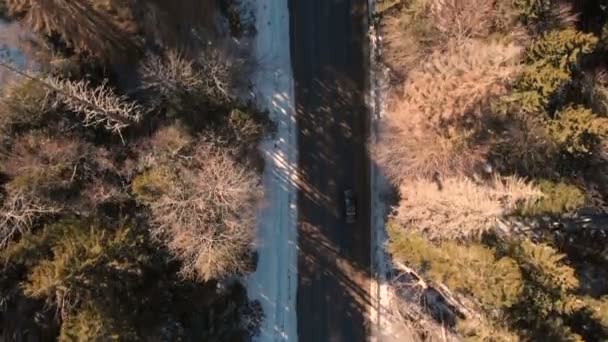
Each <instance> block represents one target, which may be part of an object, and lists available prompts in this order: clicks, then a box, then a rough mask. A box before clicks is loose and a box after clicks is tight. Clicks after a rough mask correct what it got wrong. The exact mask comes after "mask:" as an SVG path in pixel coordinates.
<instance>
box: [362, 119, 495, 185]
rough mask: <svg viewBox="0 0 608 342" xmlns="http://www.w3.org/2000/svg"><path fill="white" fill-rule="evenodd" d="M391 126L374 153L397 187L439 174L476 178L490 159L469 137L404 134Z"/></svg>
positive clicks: (411, 131) (427, 132)
mask: <svg viewBox="0 0 608 342" xmlns="http://www.w3.org/2000/svg"><path fill="white" fill-rule="evenodd" d="M389 124H390V123H389ZM389 124H387V125H385V126H384V127H383V131H382V140H381V141H380V143H379V144H377V145H375V146H374V151H373V152H374V157H375V160H376V161H377V162H378V163H379V164H380V165H382V167H383V171H384V172H385V173H386V175H387V176H388V177H389V178H390V179H391V180H392V181H393V182H394V183H396V184H399V183H401V182H402V181H403V180H405V179H412V178H417V177H423V178H426V179H431V178H432V177H433V176H434V175H436V174H439V175H441V176H444V177H448V176H453V175H462V174H472V173H474V171H475V170H476V168H477V166H479V165H481V164H482V163H483V162H484V161H485V159H486V153H487V151H486V149H485V148H483V147H476V146H473V144H472V141H471V139H470V138H469V137H467V136H466V135H447V134H441V133H440V132H438V131H437V130H435V129H433V128H430V127H423V129H425V130H424V131H421V129H420V128H419V129H414V128H413V127H412V128H410V129H409V130H402V129H397V128H394V127H391V126H390V125H389Z"/></svg>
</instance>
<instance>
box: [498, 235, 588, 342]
mask: <svg viewBox="0 0 608 342" xmlns="http://www.w3.org/2000/svg"><path fill="white" fill-rule="evenodd" d="M510 256H511V257H513V258H514V259H515V260H517V263H518V264H519V265H520V268H521V270H522V274H523V276H524V279H525V286H524V290H523V292H522V295H521V298H520V302H519V303H518V304H516V305H514V306H513V307H512V308H511V310H510V312H509V315H510V317H511V321H512V322H513V324H515V325H516V326H519V327H521V328H525V329H530V332H531V334H532V335H533V336H536V337H539V336H547V337H550V338H552V339H554V340H556V341H580V340H581V337H580V336H579V335H578V331H574V328H577V329H576V330H578V329H580V328H581V327H580V326H576V325H574V324H572V320H571V318H572V317H573V316H574V315H576V314H577V313H578V312H580V310H582V309H584V304H583V302H582V301H581V300H580V298H578V297H577V296H576V290H577V289H578V286H579V281H578V278H577V277H576V274H575V270H574V269H573V268H572V267H570V266H568V265H566V264H565V263H564V258H565V255H563V254H560V253H559V252H558V251H556V250H555V249H554V248H552V247H551V246H549V245H547V244H543V243H541V244H534V243H532V242H530V241H529V240H523V241H521V242H519V243H517V244H515V245H513V246H512V249H511V252H510Z"/></svg>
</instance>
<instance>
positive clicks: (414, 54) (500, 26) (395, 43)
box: [380, 0, 521, 74]
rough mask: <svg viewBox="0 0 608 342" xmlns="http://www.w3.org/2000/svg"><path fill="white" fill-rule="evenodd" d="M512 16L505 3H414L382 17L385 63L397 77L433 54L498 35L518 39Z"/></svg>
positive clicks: (433, 0)
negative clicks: (506, 35)
mask: <svg viewBox="0 0 608 342" xmlns="http://www.w3.org/2000/svg"><path fill="white" fill-rule="evenodd" d="M515 18H516V17H515V13H514V12H513V10H512V9H511V7H510V6H508V5H506V4H505V2H504V1H493V0H414V1H411V2H409V3H408V4H407V5H404V8H403V9H401V10H400V11H397V12H395V13H393V14H390V15H386V16H384V17H383V19H382V22H381V27H380V30H381V33H382V38H383V41H382V43H383V47H384V52H385V54H384V56H383V58H384V61H385V62H386V63H387V64H388V65H389V66H390V67H391V68H392V69H393V70H395V71H396V72H397V73H400V74H404V73H407V72H408V71H409V70H410V69H411V68H412V67H415V66H416V65H417V64H418V62H419V61H421V60H423V59H425V58H426V57H427V55H428V54H430V53H432V52H434V51H443V50H445V49H446V48H448V47H449V46H450V45H459V44H461V43H464V42H466V41H468V40H470V39H483V38H486V37H488V36H489V35H490V34H492V33H494V32H496V31H500V32H503V33H505V34H509V35H513V36H514V37H519V36H521V30H520V29H518V28H516V23H515Z"/></svg>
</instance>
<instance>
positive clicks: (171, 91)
mask: <svg viewBox="0 0 608 342" xmlns="http://www.w3.org/2000/svg"><path fill="white" fill-rule="evenodd" d="M139 72H140V74H141V75H142V83H143V87H144V88H146V89H152V90H155V91H157V92H158V93H160V94H161V95H162V96H174V95H176V94H180V93H190V92H193V91H194V90H195V89H197V88H198V87H200V86H201V85H202V84H203V75H202V74H201V73H200V72H199V71H197V70H196V68H195V66H194V64H193V63H192V61H190V60H187V59H185V58H184V57H183V56H182V55H181V54H179V53H178V52H176V51H174V50H170V51H169V52H167V53H166V56H164V58H163V57H161V56H158V55H148V57H147V58H146V59H145V60H144V61H143V62H142V64H141V65H140V67H139Z"/></svg>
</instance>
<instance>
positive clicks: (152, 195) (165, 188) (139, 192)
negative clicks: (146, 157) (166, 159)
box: [131, 166, 176, 203]
mask: <svg viewBox="0 0 608 342" xmlns="http://www.w3.org/2000/svg"><path fill="white" fill-rule="evenodd" d="M175 181H176V180H175V177H174V172H172V170H171V169H169V168H168V167H165V166H159V167H156V168H153V169H150V170H148V171H146V172H144V173H142V174H140V175H139V176H137V177H135V178H134V179H133V182H132V183H131V188H132V190H133V194H134V195H135V197H136V198H137V200H138V201H141V202H143V203H150V202H154V201H158V200H159V199H160V197H162V196H163V195H164V194H166V193H168V192H170V191H171V189H172V188H173V187H174V186H175Z"/></svg>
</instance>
